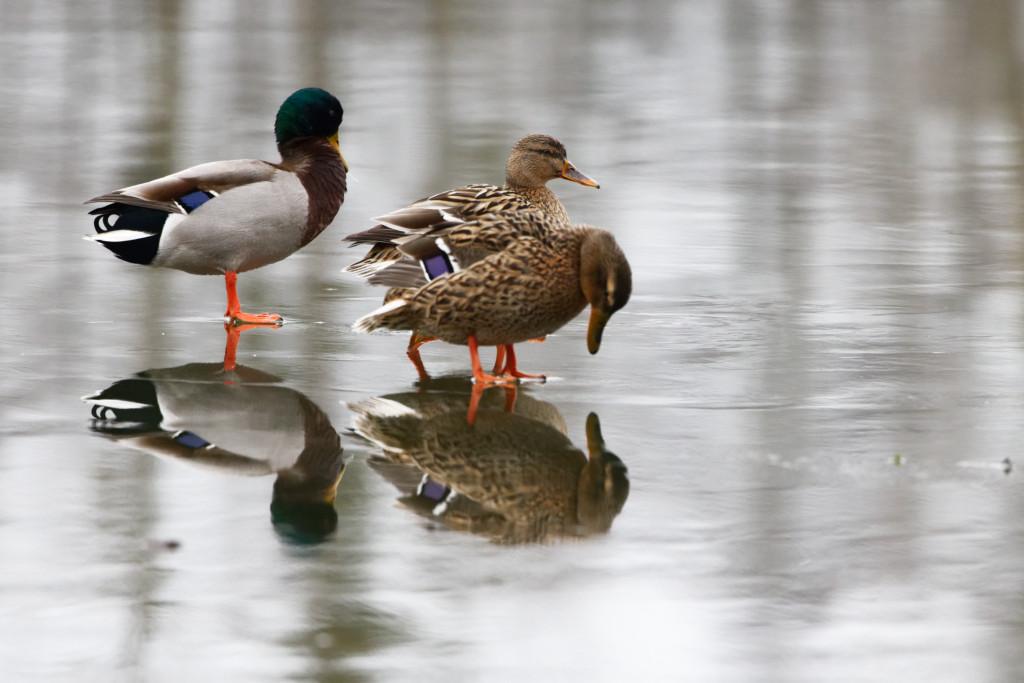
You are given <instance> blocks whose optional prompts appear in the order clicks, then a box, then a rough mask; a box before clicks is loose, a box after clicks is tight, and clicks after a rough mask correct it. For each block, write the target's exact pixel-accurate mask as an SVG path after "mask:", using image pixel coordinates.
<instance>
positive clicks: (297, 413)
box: [84, 363, 345, 540]
mask: <svg viewBox="0 0 1024 683" xmlns="http://www.w3.org/2000/svg"><path fill="white" fill-rule="evenodd" d="M277 381H278V380H277V378H275V377H273V376H272V375H268V374H266V373H264V372H261V371H260V370H256V369H253V368H249V367H246V366H243V365H239V366H237V367H236V368H235V370H234V371H233V372H224V370H223V365H222V364H220V363H190V364H188V365H183V366H180V367H176V368H163V369H153V370H147V371H145V372H140V373H138V374H137V375H135V376H134V377H130V378H128V379H124V380H121V381H118V382H115V383H114V384H112V385H111V386H110V387H108V388H106V389H104V390H103V391H100V392H97V393H95V394H92V395H90V396H86V397H85V398H84V400H85V401H86V402H88V403H90V404H92V415H93V418H94V420H93V422H92V429H93V431H96V432H99V433H101V434H104V435H107V436H110V437H112V438H114V439H116V440H117V441H119V442H121V443H125V444H126V445H129V446H132V447H134V448H138V449H140V450H144V451H146V452H148V453H151V454H153V455H158V456H164V457H170V458H173V459H175V460H178V461H180V462H187V463H191V464H193V465H198V466H203V467H208V468H212V469H216V470H219V471H221V472H228V473H230V474H234V475H240V476H265V475H270V474H274V475H276V477H277V478H276V480H275V481H274V492H273V498H272V502H271V515H272V518H273V521H274V525H275V528H277V529H278V530H279V531H280V532H281V533H282V534H284V535H285V536H287V537H289V538H293V539H297V540H318V539H321V538H323V537H325V536H326V535H328V534H330V533H331V532H333V531H334V529H335V528H336V527H337V522H338V515H337V512H336V511H335V509H334V497H335V494H336V492H337V487H338V483H339V481H340V480H341V475H342V473H343V471H344V469H345V463H344V460H343V456H342V448H341V441H340V438H339V437H338V433H337V432H336V431H335V430H334V428H333V427H332V426H331V423H330V420H329V419H328V418H327V416H326V415H325V414H324V412H323V411H322V410H320V408H318V407H317V406H316V404H314V403H313V402H312V401H310V400H309V399H308V398H306V397H305V396H304V395H303V394H301V393H299V392H298V391H295V390H294V389H289V388H287V387H284V386H280V385H278V384H275V383H276V382H277Z"/></svg>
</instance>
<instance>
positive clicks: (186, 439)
mask: <svg viewBox="0 0 1024 683" xmlns="http://www.w3.org/2000/svg"><path fill="white" fill-rule="evenodd" d="M174 440H175V441H177V442H178V443H180V444H181V445H182V446H184V447H186V448H206V447H207V446H209V445H210V442H209V441H207V440H206V439H204V438H203V437H201V436H199V435H197V434H193V433H192V432H181V433H180V434H177V435H175V437H174Z"/></svg>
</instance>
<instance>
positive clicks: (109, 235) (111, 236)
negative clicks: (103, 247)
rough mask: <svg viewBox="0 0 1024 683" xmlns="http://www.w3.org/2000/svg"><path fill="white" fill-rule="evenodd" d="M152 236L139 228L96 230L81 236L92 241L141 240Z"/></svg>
mask: <svg viewBox="0 0 1024 683" xmlns="http://www.w3.org/2000/svg"><path fill="white" fill-rule="evenodd" d="M152 236H153V233H151V232H142V231H141V230H110V231H109V232H98V233H96V234H95V235H84V236H83V237H84V238H85V239H87V240H93V241H94V242H131V241H132V240H141V239H145V238H146V237H152Z"/></svg>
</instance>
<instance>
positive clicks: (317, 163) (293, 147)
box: [278, 138, 347, 245]
mask: <svg viewBox="0 0 1024 683" xmlns="http://www.w3.org/2000/svg"><path fill="white" fill-rule="evenodd" d="M278 150H279V151H280V152H281V168H283V169H285V170H288V171H292V172H294V173H295V175H297V176H298V177H299V181H300V182H301V183H302V187H303V188H305V190H306V194H307V195H309V214H308V217H307V219H306V230H305V232H303V234H302V244H303V245H305V244H308V243H309V242H311V241H312V240H313V238H314V237H316V236H317V235H319V234H320V233H321V232H323V230H324V228H326V227H327V226H328V225H329V224H330V222H331V221H332V220H334V217H335V216H336V215H337V214H338V209H340V208H341V203H342V202H343V201H344V200H345V190H346V189H347V185H346V182H345V166H344V165H343V164H342V162H341V157H340V156H339V155H338V152H337V150H336V149H334V147H333V146H331V144H330V143H329V142H327V141H326V140H323V139H320V138H299V139H297V140H290V141H288V142H286V143H284V144H283V145H280V146H279V147H278Z"/></svg>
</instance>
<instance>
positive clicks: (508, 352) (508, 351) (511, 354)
mask: <svg viewBox="0 0 1024 683" xmlns="http://www.w3.org/2000/svg"><path fill="white" fill-rule="evenodd" d="M531 341H533V340H531ZM498 348H502V347H500V346H499V347H498ZM504 349H505V358H506V360H505V367H504V369H503V370H502V371H501V372H502V374H503V375H505V376H507V377H514V378H516V379H543V380H546V379H547V376H546V375H531V374H528V373H525V372H520V371H519V368H518V367H516V350H515V349H514V348H513V347H512V345H511V344H505V346H504Z"/></svg>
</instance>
